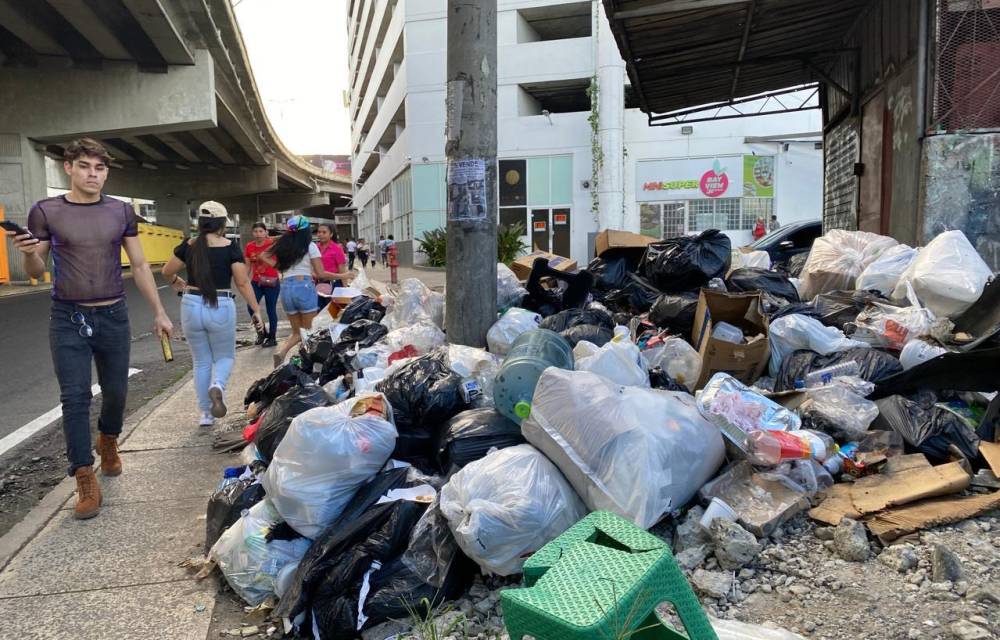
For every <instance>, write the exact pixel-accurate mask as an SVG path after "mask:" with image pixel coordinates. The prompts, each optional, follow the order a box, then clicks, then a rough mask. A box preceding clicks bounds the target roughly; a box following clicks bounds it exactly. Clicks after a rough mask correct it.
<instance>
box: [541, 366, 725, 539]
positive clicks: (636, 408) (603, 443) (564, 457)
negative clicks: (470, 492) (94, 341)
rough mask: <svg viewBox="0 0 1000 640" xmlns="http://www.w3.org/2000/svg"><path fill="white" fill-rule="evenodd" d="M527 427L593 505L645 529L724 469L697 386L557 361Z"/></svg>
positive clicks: (548, 371)
mask: <svg viewBox="0 0 1000 640" xmlns="http://www.w3.org/2000/svg"><path fill="white" fill-rule="evenodd" d="M521 432H522V433H523V435H524V437H525V438H526V439H527V440H528V442H530V443H531V444H533V445H535V446H536V447H538V448H539V449H540V450H541V451H542V452H543V453H544V454H545V455H546V456H547V457H548V458H549V460H552V462H554V463H555V464H556V466H557V467H559V470H560V471H562V472H563V475H565V476H566V479H567V480H569V482H570V484H572V485H573V488H574V489H576V492H577V493H578V494H580V497H581V498H583V501H584V503H585V504H586V505H587V507H588V508H590V509H592V510H598V509H606V510H608V511H612V512H614V513H617V514H618V515H620V516H622V517H624V518H627V519H628V520H631V521H632V522H634V523H635V524H637V525H638V526H640V527H642V528H644V529H648V528H649V527H651V526H653V525H654V524H656V522H657V521H658V520H660V518H662V517H663V516H664V515H666V514H668V513H670V512H672V511H675V510H677V509H680V508H681V507H683V506H684V505H685V504H686V503H687V502H688V501H689V500H690V499H691V498H692V496H694V494H695V492H696V491H698V489H699V488H700V487H701V485H703V484H705V482H706V481H707V480H708V479H709V478H711V477H712V476H713V475H714V474H715V472H716V470H718V468H719V465H721V464H722V458H723V450H724V447H723V443H722V437H721V436H720V435H719V430H718V429H717V428H716V427H715V426H714V425H712V423H710V422H709V421H707V420H705V419H704V418H703V417H702V416H701V415H700V414H699V413H698V408H697V406H696V405H695V401H694V398H693V397H692V396H691V395H690V394H687V393H684V392H681V391H661V390H658V389H641V388H639V387H623V386H621V385H618V384H615V383H613V382H611V381H610V380H608V379H607V378H603V377H601V376H599V375H596V374H593V373H590V372H589V371H566V370H564V369H559V368H556V367H549V368H548V369H546V370H545V371H544V372H543V373H542V375H541V377H540V378H539V379H538V386H537V387H536V389H535V395H534V398H533V399H532V401H531V415H530V416H529V417H528V418H527V419H526V420H525V421H524V422H523V423H522V424H521Z"/></svg>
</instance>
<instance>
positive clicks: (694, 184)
mask: <svg viewBox="0 0 1000 640" xmlns="http://www.w3.org/2000/svg"><path fill="white" fill-rule="evenodd" d="M446 7H447V2H446V0H351V2H349V3H348V23H349V27H348V35H349V37H348V43H349V44H348V46H349V47H350V53H349V58H348V59H349V65H350V75H349V79H350V89H349V92H350V114H351V145H352V149H351V156H352V163H351V166H352V178H353V180H354V205H355V206H356V208H357V210H358V235H359V236H360V237H363V238H366V239H369V240H371V239H373V238H375V239H377V238H378V236H380V235H389V234H393V235H394V236H395V238H396V240H397V244H398V245H399V248H400V258H401V261H402V262H403V263H404V264H406V263H409V262H411V261H413V262H416V263H419V262H420V261H421V256H420V254H419V252H417V251H416V250H415V245H416V242H415V239H416V238H419V237H421V236H422V234H423V233H425V232H426V231H430V230H433V229H436V228H440V227H443V226H445V206H446V205H445V202H446V200H445V178H446V171H445V156H444V131H445V119H446V118H445V81H446V38H447V24H446V19H447V18H446ZM497 41H498V56H497V58H498V67H499V69H498V86H497V94H498V95H497V103H498V107H497V110H498V113H497V118H498V140H497V155H498V174H497V175H498V176H499V187H498V191H499V193H498V203H499V215H498V217H499V222H500V223H501V224H507V225H511V224H515V223H520V224H522V225H523V226H524V228H525V235H526V237H525V240H526V242H527V243H528V244H529V245H531V246H532V247H534V248H541V249H547V250H551V251H553V252H555V253H559V254H562V255H569V256H571V257H573V258H574V259H576V260H577V261H578V262H581V263H585V262H586V261H587V260H588V258H589V257H590V253H591V252H592V238H593V235H594V234H595V233H596V232H597V231H599V230H600V229H602V228H619V229H627V230H631V231H635V232H642V233H645V234H648V235H653V236H657V237H664V236H670V235H677V234H682V233H693V232H697V231H700V230H703V229H707V228H721V229H723V230H725V231H726V233H727V234H729V235H730V236H731V237H732V239H733V242H734V244H736V245H739V244H745V243H746V242H749V241H750V231H751V229H752V227H753V224H754V222H755V220H756V219H757V218H758V217H763V218H765V220H766V219H768V218H769V217H770V215H771V214H772V213H774V214H776V215H777V216H778V219H779V221H780V222H781V223H789V222H793V221H796V220H804V219H815V220H818V219H820V217H821V215H822V188H823V187H822V174H823V155H822V154H823V151H822V146H821V144H820V143H819V141H820V140H821V134H820V131H821V116H820V113H819V112H818V111H799V112H794V113H784V114H776V115H766V116H757V117H752V118H741V119H729V120H717V121H710V122H697V123H693V124H688V125H685V124H683V123H680V124H677V125H671V126H655V127H654V126H649V125H648V122H647V117H646V115H645V114H643V113H641V112H640V111H639V110H638V109H637V108H635V107H634V106H633V104H632V103H633V101H632V98H631V96H630V95H629V93H630V92H629V89H628V87H627V83H628V79H627V75H626V74H625V67H624V62H623V61H622V59H621V57H620V55H619V52H618V49H617V48H616V45H615V42H614V38H613V37H612V35H611V33H610V29H609V28H608V25H607V19H606V18H605V16H604V12H603V7H602V6H601V2H599V1H598V0H584V1H567V0H499V1H498V16H497ZM706 64H711V62H710V61H707V62H706ZM592 95H596V99H595V100H594V101H593V103H592V100H591V96H592Z"/></svg>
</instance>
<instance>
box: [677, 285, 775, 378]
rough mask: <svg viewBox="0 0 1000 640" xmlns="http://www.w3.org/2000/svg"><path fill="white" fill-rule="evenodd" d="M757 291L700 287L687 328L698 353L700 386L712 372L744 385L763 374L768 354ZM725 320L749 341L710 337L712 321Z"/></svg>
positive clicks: (759, 297)
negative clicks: (699, 357) (745, 291)
mask: <svg viewBox="0 0 1000 640" xmlns="http://www.w3.org/2000/svg"><path fill="white" fill-rule="evenodd" d="M763 308H764V307H763V302H762V299H761V295H760V292H754V293H726V292H724V291H715V290H712V289H702V290H701V293H700V294H699V297H698V307H697V308H696V310H695V315H694V319H695V321H694V327H693V328H692V330H691V344H693V345H694V346H695V349H697V350H698V353H699V354H701V361H702V366H701V377H700V378H699V379H698V384H697V385H696V388H697V389H701V388H702V387H704V386H705V383H706V382H708V379H709V378H711V377H712V376H713V375H715V374H716V373H719V372H720V371H724V372H726V373H728V374H730V375H732V376H733V377H734V378H736V379H737V380H739V381H740V382H742V383H744V384H748V385H749V384H753V382H754V381H755V380H757V378H759V377H760V376H761V375H763V373H764V369H765V368H766V367H767V361H768V360H769V359H770V357H771V347H770V344H769V342H768V339H767V336H768V329H767V327H768V321H767V316H766V315H765V314H764V311H763ZM722 321H725V322H728V323H729V324H733V325H736V326H737V327H739V328H740V329H741V330H742V331H743V335H744V336H746V337H747V339H748V340H749V342H747V343H745V344H734V343H732V342H726V341H724V340H717V339H715V338H713V337H712V328H713V327H714V326H715V324H714V323H716V322H722Z"/></svg>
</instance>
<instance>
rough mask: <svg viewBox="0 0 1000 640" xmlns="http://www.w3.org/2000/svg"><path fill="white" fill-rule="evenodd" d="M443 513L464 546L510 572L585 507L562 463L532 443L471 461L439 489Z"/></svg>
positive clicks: (493, 569)
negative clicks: (561, 465)
mask: <svg viewBox="0 0 1000 640" xmlns="http://www.w3.org/2000/svg"><path fill="white" fill-rule="evenodd" d="M441 513H442V514H444V516H445V518H447V519H448V525H449V527H450V528H451V531H452V533H454V534H455V540H456V541H457V542H458V546H459V547H461V548H462V551H464V552H465V553H466V555H468V556H469V557H470V558H472V559H473V560H475V561H476V563H477V564H479V566H480V567H482V569H483V570H484V571H487V572H489V573H496V574H498V575H502V576H508V575H512V574H515V573H519V572H520V571H521V567H522V566H523V565H524V559H525V558H527V557H528V556H529V555H531V554H532V553H534V552H535V551H538V550H539V549H541V548H542V547H543V546H544V545H545V544H546V543H548V542H550V541H552V540H553V539H555V538H556V537H558V536H559V535H560V534H561V533H563V532H564V531H566V529H569V528H570V527H571V526H573V525H574V524H576V522H577V521H578V520H580V519H581V518H583V516H585V515H586V514H587V510H586V508H585V507H584V505H583V503H582V502H580V498H579V497H578V496H577V495H576V493H575V492H574V491H573V488H572V487H571V486H570V485H569V484H568V483H567V482H566V479H565V478H563V476H562V474H561V473H559V469H557V468H556V466H555V465H554V464H552V463H551V462H549V460H548V459H547V458H546V457H545V456H544V455H542V454H541V452H539V451H538V450H537V449H535V448H534V447H532V446H531V445H527V444H522V445H518V446H516V447H509V448H507V449H500V450H499V451H494V452H493V453H490V454H488V455H487V456H486V457H485V458H483V459H481V460H476V461H475V462H470V463H469V464H468V465H466V466H465V467H464V468H463V469H462V470H460V471H458V472H457V473H456V474H455V475H453V476H452V477H451V479H450V480H449V481H448V483H447V484H446V485H444V488H443V489H441Z"/></svg>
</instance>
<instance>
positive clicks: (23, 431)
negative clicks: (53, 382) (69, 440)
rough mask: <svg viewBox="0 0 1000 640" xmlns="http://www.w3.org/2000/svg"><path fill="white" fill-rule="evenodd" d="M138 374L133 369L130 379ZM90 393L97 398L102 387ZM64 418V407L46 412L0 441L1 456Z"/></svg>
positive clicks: (138, 371) (138, 370)
mask: <svg viewBox="0 0 1000 640" xmlns="http://www.w3.org/2000/svg"><path fill="white" fill-rule="evenodd" d="M137 373H142V369H132V368H129V370H128V377H130V378H131V377H132V376H134V375H135V374H137ZM90 393H91V395H93V396H94V397H95V398H96V397H97V396H99V395H101V385H98V384H95V385H94V386H92V387H91V388H90ZM61 417H62V405H60V406H58V407H56V408H55V409H52V410H50V411H46V412H45V413H43V414H42V415H40V416H38V417H37V418H35V419H34V420H32V421H31V422H29V423H28V424H26V425H24V426H23V427H21V428H20V429H18V430H17V431H15V432H13V433H11V434H8V435H7V436H6V437H5V438H3V439H2V440H0V456H2V455H3V454H5V453H7V452H8V451H10V450H11V449H13V448H14V447H16V446H17V445H19V444H21V443H22V442H24V441H25V440H27V439H28V438H30V437H31V436H33V435H35V434H36V433H38V432H39V431H41V430H42V429H44V428H45V427H47V426H49V425H50V424H52V423H53V422H55V421H56V420H58V419H59V418H61Z"/></svg>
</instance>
